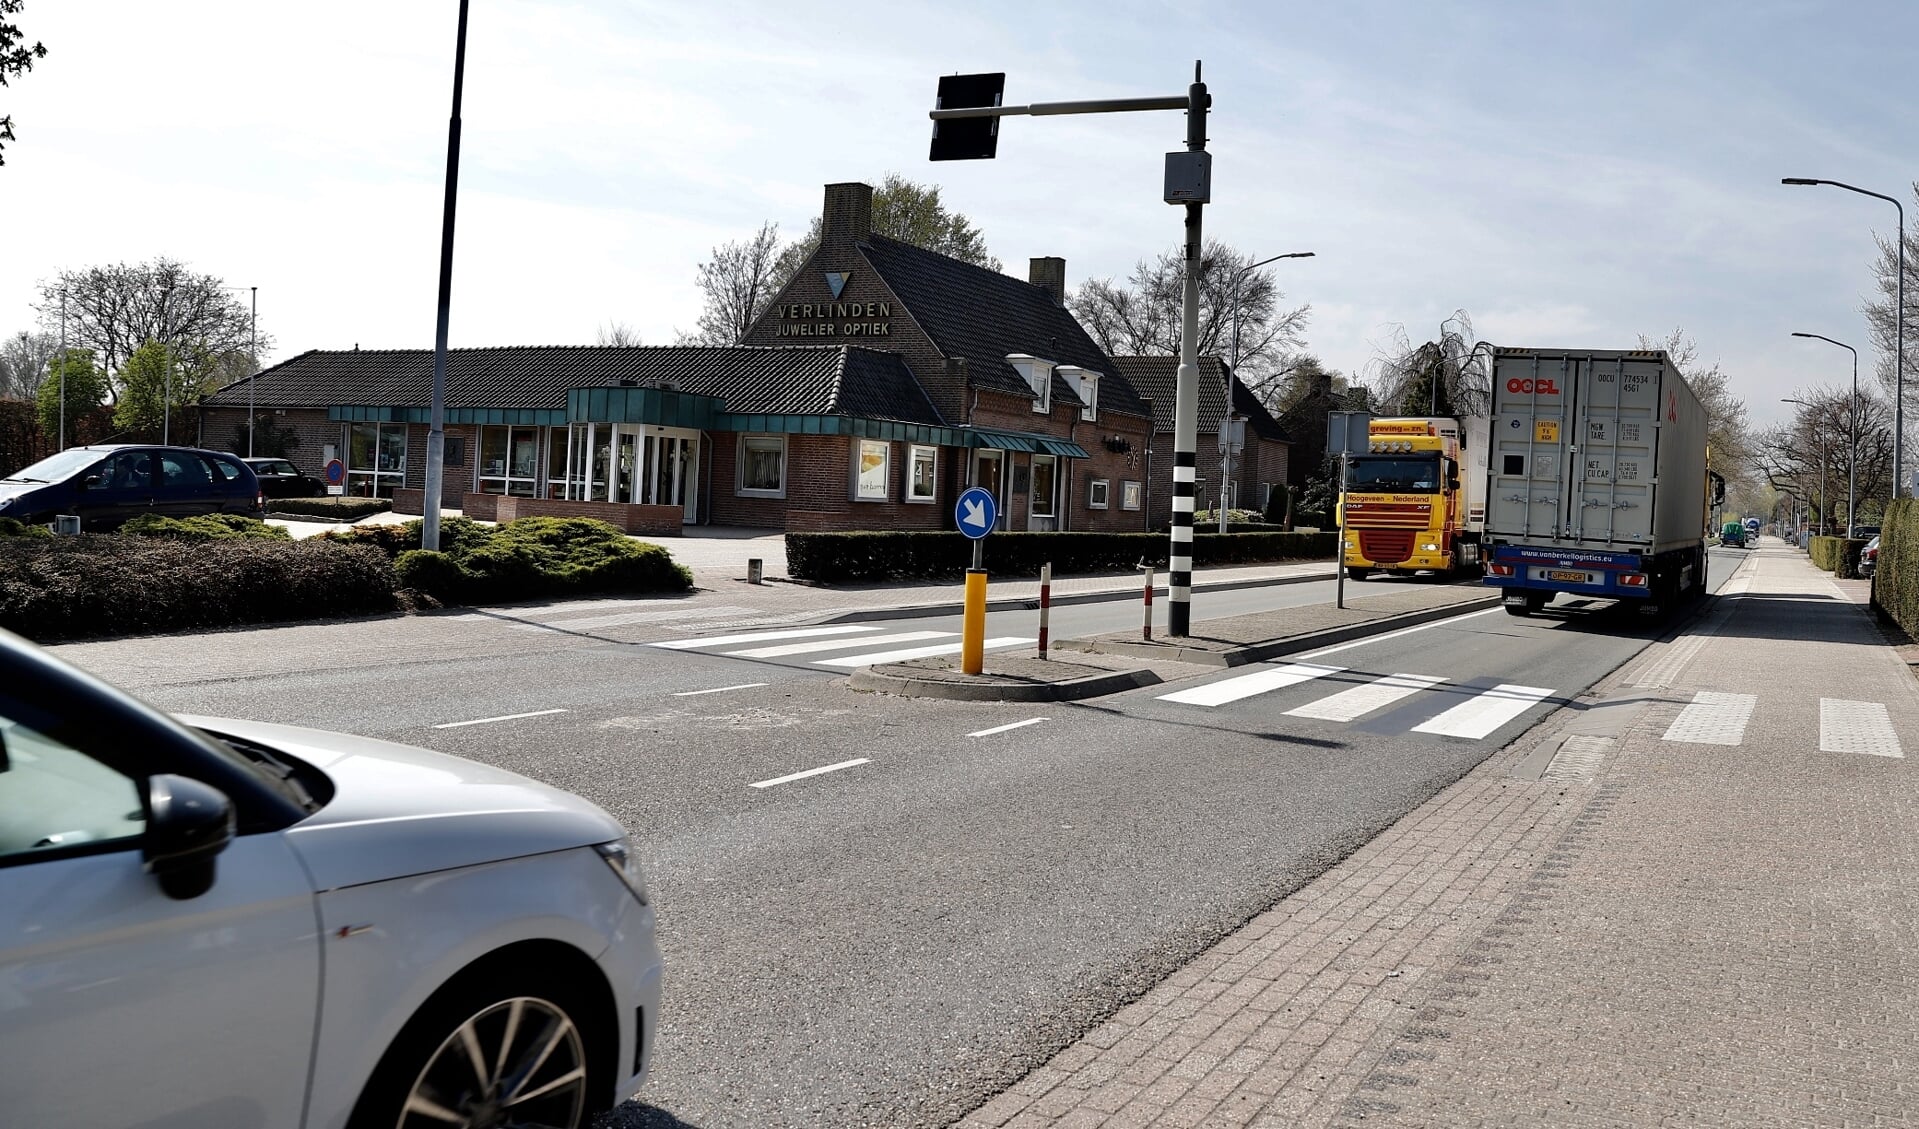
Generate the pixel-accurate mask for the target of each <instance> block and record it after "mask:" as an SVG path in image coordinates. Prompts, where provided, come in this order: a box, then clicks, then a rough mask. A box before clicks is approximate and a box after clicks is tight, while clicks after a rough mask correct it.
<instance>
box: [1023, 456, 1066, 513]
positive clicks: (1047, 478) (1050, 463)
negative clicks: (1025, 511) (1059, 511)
mask: <svg viewBox="0 0 1919 1129" xmlns="http://www.w3.org/2000/svg"><path fill="white" fill-rule="evenodd" d="M1058 482H1059V459H1057V458H1055V457H1054V456H1052V455H1034V456H1033V493H1032V504H1031V509H1030V512H1031V513H1032V515H1033V516H1034V517H1052V516H1053V514H1054V505H1053V498H1054V496H1055V495H1056V494H1057V492H1058V491H1057V489H1056V487H1057V485H1058Z"/></svg>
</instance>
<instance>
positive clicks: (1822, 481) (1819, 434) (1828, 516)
mask: <svg viewBox="0 0 1919 1129" xmlns="http://www.w3.org/2000/svg"><path fill="white" fill-rule="evenodd" d="M1779 402H1780V403H1782V404H1798V405H1799V406H1800V407H1802V408H1811V409H1812V410H1813V411H1814V412H1815V413H1817V412H1818V410H1819V406H1818V405H1817V404H1808V403H1807V402H1806V401H1804V400H1794V399H1792V398H1791V397H1789V396H1782V397H1780V400H1779ZM1812 423H1813V438H1815V439H1817V440H1819V526H1820V528H1821V529H1824V528H1825V525H1826V523H1827V522H1829V521H1831V520H1832V510H1831V509H1830V508H1828V506H1827V504H1826V433H1825V432H1823V431H1820V430H1819V418H1818V416H1817V415H1816V414H1815V415H1814V417H1813V421H1812Z"/></svg>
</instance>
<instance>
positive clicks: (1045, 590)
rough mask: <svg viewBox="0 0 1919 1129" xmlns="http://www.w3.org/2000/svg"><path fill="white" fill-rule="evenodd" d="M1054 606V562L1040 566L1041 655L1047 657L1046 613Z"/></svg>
mask: <svg viewBox="0 0 1919 1129" xmlns="http://www.w3.org/2000/svg"><path fill="white" fill-rule="evenodd" d="M1052 607H1053V562H1052V561H1047V562H1046V563H1045V564H1043V565H1041V566H1039V657H1040V658H1042V659H1043V658H1045V657H1046V615H1047V612H1048V611H1050V610H1051V609H1052Z"/></svg>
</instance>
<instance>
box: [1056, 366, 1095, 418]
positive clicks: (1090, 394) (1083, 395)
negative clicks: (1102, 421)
mask: <svg viewBox="0 0 1919 1129" xmlns="http://www.w3.org/2000/svg"><path fill="white" fill-rule="evenodd" d="M1059 374H1060V376H1061V377H1062V378H1063V379H1065V381H1066V386H1067V387H1068V388H1071V389H1072V390H1073V395H1075V396H1077V397H1079V402H1080V409H1079V418H1081V419H1083V420H1085V421H1087V422H1088V423H1093V422H1096V421H1097V420H1098V419H1099V373H1096V372H1093V371H1092V370H1090V369H1083V368H1080V367H1079V366H1078V365H1061V366H1059Z"/></svg>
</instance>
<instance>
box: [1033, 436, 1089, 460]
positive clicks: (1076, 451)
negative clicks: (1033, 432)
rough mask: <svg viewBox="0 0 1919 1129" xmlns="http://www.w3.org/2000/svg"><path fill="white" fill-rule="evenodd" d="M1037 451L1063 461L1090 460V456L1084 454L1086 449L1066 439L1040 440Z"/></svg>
mask: <svg viewBox="0 0 1919 1129" xmlns="http://www.w3.org/2000/svg"><path fill="white" fill-rule="evenodd" d="M1039 449H1040V450H1042V451H1044V452H1046V453H1047V454H1049V455H1058V456H1059V457H1061V458H1063V459H1088V458H1092V456H1091V455H1088V454H1087V453H1086V448H1084V447H1082V446H1080V445H1079V444H1078V443H1074V442H1071V441H1070V440H1066V439H1042V440H1040V441H1039Z"/></svg>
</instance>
